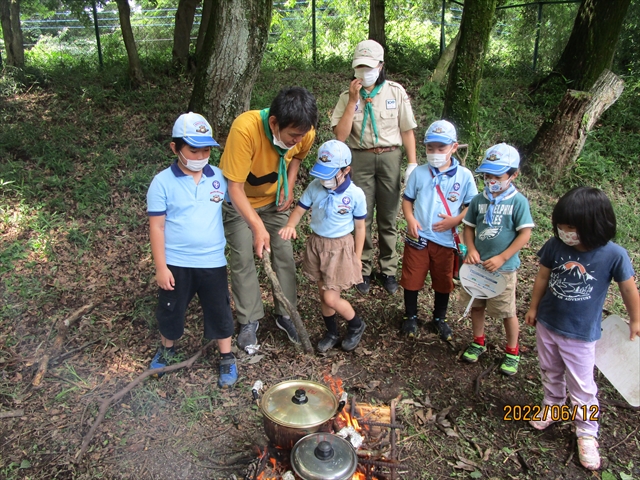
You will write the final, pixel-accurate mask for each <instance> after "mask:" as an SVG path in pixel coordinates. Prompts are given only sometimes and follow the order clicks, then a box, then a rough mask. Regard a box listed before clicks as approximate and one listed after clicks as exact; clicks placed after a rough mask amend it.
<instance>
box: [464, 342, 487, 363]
mask: <svg viewBox="0 0 640 480" xmlns="http://www.w3.org/2000/svg"><path fill="white" fill-rule="evenodd" d="M486 351H487V347H485V346H484V345H478V344H477V343H476V342H472V343H471V345H469V346H468V347H467V349H466V350H465V351H464V353H463V354H462V359H463V360H464V361H465V362H469V363H476V362H477V361H478V359H479V358H480V355H482V354H483V353H484V352H486Z"/></svg>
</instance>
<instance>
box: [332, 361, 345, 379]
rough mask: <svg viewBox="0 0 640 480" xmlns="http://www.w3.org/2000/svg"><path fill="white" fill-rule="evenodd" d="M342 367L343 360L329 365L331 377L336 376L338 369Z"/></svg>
mask: <svg viewBox="0 0 640 480" xmlns="http://www.w3.org/2000/svg"><path fill="white" fill-rule="evenodd" d="M342 365H344V360H340V361H339V362H336V363H334V364H333V365H331V375H332V376H334V377H335V376H336V375H337V374H338V370H340V367H341V366H342Z"/></svg>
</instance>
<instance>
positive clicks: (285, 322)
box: [276, 315, 300, 344]
mask: <svg viewBox="0 0 640 480" xmlns="http://www.w3.org/2000/svg"><path fill="white" fill-rule="evenodd" d="M276 326H277V327H278V328H279V329H280V330H282V331H284V332H285V333H286V334H287V337H289V340H290V341H291V342H293V343H296V344H299V343H300V337H298V332H296V327H295V326H294V325H293V322H292V321H291V319H290V318H287V317H284V316H282V315H278V316H277V317H276Z"/></svg>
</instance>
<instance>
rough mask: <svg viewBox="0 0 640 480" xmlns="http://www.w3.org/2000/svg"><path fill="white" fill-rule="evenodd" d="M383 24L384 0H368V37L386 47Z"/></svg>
mask: <svg viewBox="0 0 640 480" xmlns="http://www.w3.org/2000/svg"><path fill="white" fill-rule="evenodd" d="M384 26H385V18H384V0H369V38H370V39H371V40H375V41H376V42H378V43H379V44H380V45H382V46H383V47H384V48H387V37H386V35H385V33H384Z"/></svg>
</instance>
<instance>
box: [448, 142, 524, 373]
mask: <svg viewBox="0 0 640 480" xmlns="http://www.w3.org/2000/svg"><path fill="white" fill-rule="evenodd" d="M519 166H520V155H519V154H518V151H517V150H516V149H515V148H513V147H512V146H510V145H507V144H506V143H500V144H498V145H494V146H493V147H491V148H489V149H488V150H487V151H486V153H485V156H484V158H483V160H482V163H480V166H479V167H478V168H477V169H476V172H478V173H482V174H484V185H485V187H484V192H482V193H480V194H478V195H477V196H476V197H475V198H474V199H473V200H472V201H471V205H470V206H469V209H468V210H467V214H466V216H465V217H464V220H463V222H464V225H465V226H464V240H465V244H466V245H467V256H466V258H465V261H464V262H465V263H471V264H478V263H479V264H482V266H483V267H484V268H486V269H487V270H489V271H490V272H496V271H498V272H500V273H501V274H502V275H503V276H504V277H505V279H506V281H507V288H506V289H505V290H504V292H502V293H501V294H500V295H498V296H497V297H494V298H490V299H487V300H483V299H475V300H474V301H473V304H472V305H471V324H472V330H473V342H472V343H471V344H470V345H469V347H468V348H467V350H466V351H465V352H464V354H463V355H462V359H463V360H465V361H467V362H469V363H475V362H477V361H478V357H480V355H482V354H483V353H484V352H486V351H487V347H486V346H485V338H484V321H485V318H484V314H485V308H486V311H487V313H488V314H489V315H490V316H492V317H494V318H502V319H503V323H504V329H505V332H506V336H507V346H506V347H505V357H504V360H503V361H502V364H501V365H500V371H502V373H504V374H505V375H514V374H515V373H517V372H518V363H519V362H520V354H519V351H518V334H519V327H518V317H517V315H516V281H517V279H516V271H517V269H518V267H519V266H520V258H519V256H518V252H519V251H520V249H521V248H522V247H524V245H525V244H526V243H527V242H528V241H529V237H531V229H532V228H533V226H534V225H533V218H531V212H530V211H529V202H528V200H527V199H526V197H525V196H524V195H522V194H521V193H520V192H518V190H517V189H516V187H515V186H514V185H513V180H515V178H516V177H517V176H518V167H519ZM460 301H461V302H462V303H468V302H469V301H471V296H470V295H469V294H467V292H465V291H463V292H461V294H460Z"/></svg>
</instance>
